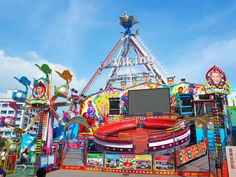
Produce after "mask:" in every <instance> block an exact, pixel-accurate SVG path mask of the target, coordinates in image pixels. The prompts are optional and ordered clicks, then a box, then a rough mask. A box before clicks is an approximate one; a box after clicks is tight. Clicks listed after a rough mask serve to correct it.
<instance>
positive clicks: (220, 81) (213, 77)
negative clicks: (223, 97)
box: [205, 65, 230, 94]
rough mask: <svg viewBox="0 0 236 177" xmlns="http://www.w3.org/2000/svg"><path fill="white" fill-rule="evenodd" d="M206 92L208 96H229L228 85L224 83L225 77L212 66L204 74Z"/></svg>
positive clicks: (219, 70)
mask: <svg viewBox="0 0 236 177" xmlns="http://www.w3.org/2000/svg"><path fill="white" fill-rule="evenodd" d="M205 88H206V92H207V93H208V94H229V93H230V85H229V84H228V83H227V82H226V75H225V73H224V71H222V70H221V69H220V68H219V67H217V66H216V65H214V66H213V67H211V68H210V69H209V70H208V71H207V73H206V84H205Z"/></svg>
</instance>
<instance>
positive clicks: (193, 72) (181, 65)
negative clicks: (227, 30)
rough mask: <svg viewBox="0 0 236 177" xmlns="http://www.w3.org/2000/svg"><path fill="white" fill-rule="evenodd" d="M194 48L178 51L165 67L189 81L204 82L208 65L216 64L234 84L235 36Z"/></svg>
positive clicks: (235, 63)
mask: <svg viewBox="0 0 236 177" xmlns="http://www.w3.org/2000/svg"><path fill="white" fill-rule="evenodd" d="M196 46H198V47H196V48H189V49H188V50H185V51H182V52H179V53H178V55H175V56H174V57H175V59H174V60H173V62H172V63H170V65H169V66H168V67H167V68H168V69H169V70H170V71H171V73H174V75H175V76H176V77H177V78H178V79H180V78H186V79H187V80H188V81H190V82H198V83H203V82H205V74H206V72H207V71H208V69H209V68H210V67H212V66H213V65H217V66H218V67H220V68H221V69H222V70H223V71H224V72H225V73H226V76H227V78H228V80H229V81H230V83H231V84H236V78H235V74H234V73H235V66H236V52H235V51H236V38H233V39H230V40H221V41H216V42H213V43H211V44H206V45H201V47H200V46H199V45H196Z"/></svg>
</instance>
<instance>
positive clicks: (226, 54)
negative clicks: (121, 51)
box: [0, 0, 236, 93]
mask: <svg viewBox="0 0 236 177" xmlns="http://www.w3.org/2000/svg"><path fill="white" fill-rule="evenodd" d="M0 9H1V10H0V26H1V28H0V81H1V83H0V93H4V92H6V90H7V89H14V88H22V87H21V85H19V84H18V83H17V81H16V80H14V79H13V76H18V77H20V76H22V75H25V76H27V77H28V78H29V79H33V78H37V77H39V76H40V75H41V73H40V72H39V71H38V69H37V68H36V67H35V66H34V64H35V63H38V64H42V63H47V64H49V65H50V66H51V67H52V68H53V69H56V70H63V69H69V70H70V71H71V72H72V73H73V75H74V78H73V83H72V86H73V87H74V88H77V89H78V90H81V89H82V88H83V86H84V85H85V84H86V83H87V81H88V80H89V79H90V78H91V76H92V75H93V74H94V73H95V71H96V69H97V68H98V67H99V65H100V64H101V62H102V61H103V60H104V59H105V58H106V56H107V55H108V53H109V52H110V50H111V49H112V48H113V46H114V45H115V44H116V42H117V41H118V40H119V39H120V38H121V37H122V34H121V33H120V32H122V31H123V29H122V27H121V26H119V19H118V17H119V16H121V15H123V12H124V11H127V12H128V13H129V14H132V15H134V17H135V18H136V19H137V20H138V21H139V23H138V24H137V25H136V26H135V27H134V29H133V30H135V29H136V28H138V29H139V35H140V37H141V38H142V39H143V40H144V41H145V43H146V45H147V46H148V48H149V49H150V50H151V51H152V53H153V54H154V55H155V56H156V58H158V60H159V61H160V62H161V63H162V64H163V65H164V66H165V68H166V69H167V71H168V72H169V73H170V74H171V75H174V76H176V78H177V80H180V79H181V78H186V79H187V80H188V81H190V82H198V83H204V81H205V79H204V76H205V73H206V72H207V70H208V69H209V68H210V67H211V66H213V65H214V64H216V65H218V66H219V67H220V68H222V69H223V70H224V71H225V73H226V75H227V78H228V81H229V82H230V84H231V85H235V84H236V74H235V73H236V30H235V29H236V23H235V19H236V1H232V0H227V1H225V0H165V1H164V0H163V1H162V0H129V1H127V0H112V1H111V0H60V1H58V0H43V1H42V0H34V1H32V0H24V1H19V0H0ZM54 75H55V74H54ZM55 82H56V83H57V82H60V80H59V81H55ZM96 86H98V85H94V87H96ZM98 87H100V85H99V86H98Z"/></svg>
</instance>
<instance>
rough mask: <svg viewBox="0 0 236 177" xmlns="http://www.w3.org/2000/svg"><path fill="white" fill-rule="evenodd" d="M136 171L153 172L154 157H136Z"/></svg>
mask: <svg viewBox="0 0 236 177" xmlns="http://www.w3.org/2000/svg"><path fill="white" fill-rule="evenodd" d="M135 159H136V170H151V169H152V156H151V155H136V156H135Z"/></svg>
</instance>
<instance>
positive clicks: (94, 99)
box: [81, 83, 163, 123]
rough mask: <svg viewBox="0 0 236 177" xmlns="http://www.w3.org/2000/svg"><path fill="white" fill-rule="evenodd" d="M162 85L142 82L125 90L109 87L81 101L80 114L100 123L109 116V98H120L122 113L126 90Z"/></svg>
mask: <svg viewBox="0 0 236 177" xmlns="http://www.w3.org/2000/svg"><path fill="white" fill-rule="evenodd" d="M159 87H163V86H160V85H156V84H153V83H142V84H139V85H136V86H133V87H130V88H127V89H125V90H122V89H117V88H109V89H107V90H105V91H103V92H99V93H96V94H93V95H91V96H89V97H87V98H86V100H84V101H83V103H82V106H81V115H83V117H85V118H86V119H88V120H93V121H94V123H96V122H99V123H102V122H104V121H105V119H106V118H107V117H108V116H109V98H121V107H122V108H123V110H122V111H123V114H126V113H127V112H128V90H135V89H154V88H159Z"/></svg>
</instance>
